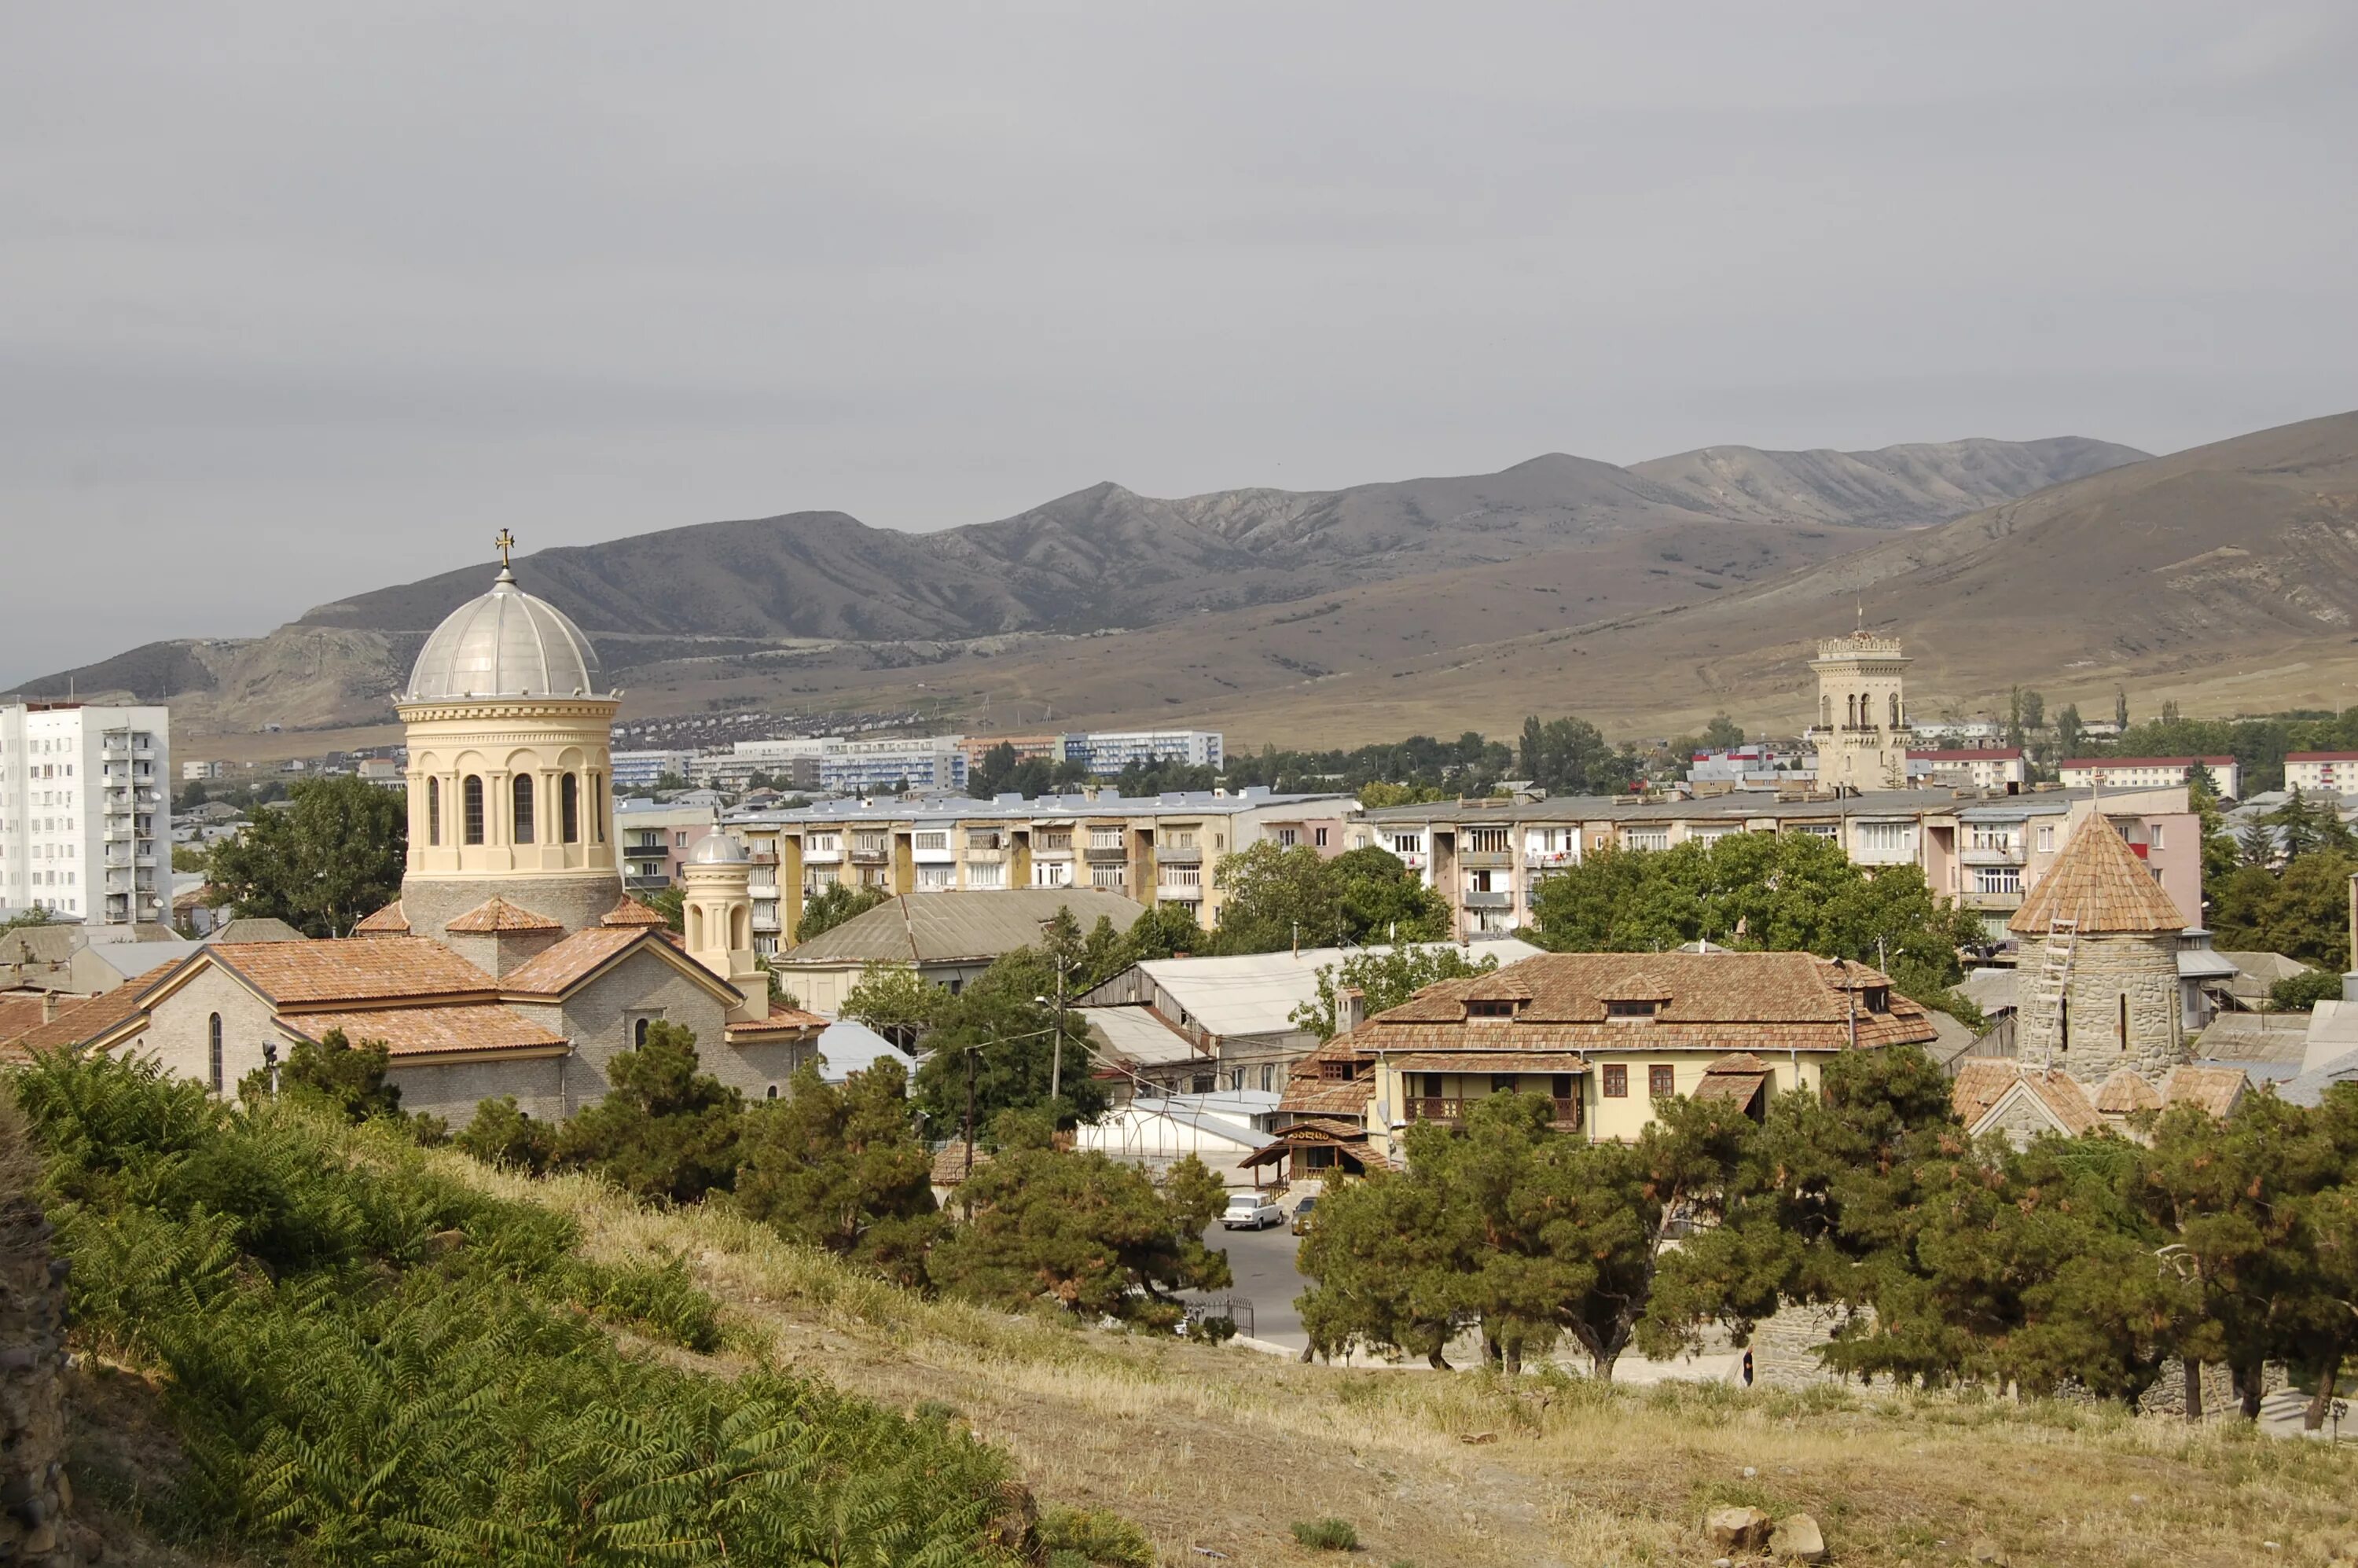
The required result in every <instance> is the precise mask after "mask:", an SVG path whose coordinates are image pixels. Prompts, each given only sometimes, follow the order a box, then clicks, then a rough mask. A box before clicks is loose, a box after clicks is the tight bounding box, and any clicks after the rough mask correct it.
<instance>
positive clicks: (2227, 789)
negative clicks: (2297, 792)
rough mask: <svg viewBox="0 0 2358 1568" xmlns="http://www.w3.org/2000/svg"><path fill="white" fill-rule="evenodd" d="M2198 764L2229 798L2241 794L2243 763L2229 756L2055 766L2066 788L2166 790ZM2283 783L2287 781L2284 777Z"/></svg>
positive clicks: (2077, 761)
mask: <svg viewBox="0 0 2358 1568" xmlns="http://www.w3.org/2000/svg"><path fill="white" fill-rule="evenodd" d="M2197 763H2200V764H2201V766H2203V767H2204V768H2207V769H2209V770H2210V773H2211V783H2212V786H2213V787H2214V788H2216V789H2217V790H2218V792H2219V793H2220V794H2221V795H2224V796H2225V797H2226V798H2228V799H2229V800H2241V799H2242V798H2243V797H2244V765H2243V764H2242V763H2241V762H2237V761H2235V759H2234V758H2233V757H2073V758H2071V759H2070V760H2069V761H2066V762H2060V763H2058V764H2057V765H2056V773H2057V775H2058V776H2059V777H2060V778H2061V780H2062V781H2063V787H2064V788H2066V789H2167V788H2169V786H2170V785H2172V784H2184V783H2185V782H2186V778H2187V775H2188V774H2189V773H2192V772H2193V771H2194V768H2195V765H2196V764H2197ZM2286 782H2287V783H2288V784H2289V783H2290V782H2291V780H2290V778H2289V776H2288V778H2287V780H2286Z"/></svg>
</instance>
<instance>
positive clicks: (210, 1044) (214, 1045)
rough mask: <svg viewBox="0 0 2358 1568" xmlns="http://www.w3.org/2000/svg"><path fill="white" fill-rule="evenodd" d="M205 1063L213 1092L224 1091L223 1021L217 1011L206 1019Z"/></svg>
mask: <svg viewBox="0 0 2358 1568" xmlns="http://www.w3.org/2000/svg"><path fill="white" fill-rule="evenodd" d="M205 1065H206V1071H207V1073H208V1076H210V1077H211V1080H212V1086H213V1093H215V1094H219V1093H221V1092H222V1022H221V1014H220V1013H218V1012H216V1013H214V1014H213V1015H212V1016H211V1018H209V1019H207V1020H206V1021H205Z"/></svg>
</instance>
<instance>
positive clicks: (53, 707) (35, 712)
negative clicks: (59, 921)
mask: <svg viewBox="0 0 2358 1568" xmlns="http://www.w3.org/2000/svg"><path fill="white" fill-rule="evenodd" d="M170 732H171V714H170V712H169V710H168V709H166V708H160V707H137V708H101V707H96V706H89V705H84V704H81V703H71V702H22V703H12V704H7V705H5V706H0V909H10V910H19V909H44V910H48V911H49V913H50V914H55V915H59V916H61V917H64V918H68V919H73V920H79V921H81V923H82V924H83V925H138V924H142V923H147V924H153V923H156V922H158V921H162V920H164V919H166V918H167V917H168V913H169V904H170V897H171V887H172V831H171V829H172V797H171V778H172V772H171V747H170Z"/></svg>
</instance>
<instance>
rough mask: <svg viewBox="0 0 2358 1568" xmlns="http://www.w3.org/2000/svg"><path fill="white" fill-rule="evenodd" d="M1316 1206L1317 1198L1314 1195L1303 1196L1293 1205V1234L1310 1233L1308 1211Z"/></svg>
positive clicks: (1302, 1234)
mask: <svg viewBox="0 0 2358 1568" xmlns="http://www.w3.org/2000/svg"><path fill="white" fill-rule="evenodd" d="M1317 1206H1318V1200H1317V1199H1316V1198H1315V1197H1307V1198H1303V1200H1302V1201H1301V1202H1300V1203H1298V1204H1295V1205H1294V1206H1293V1234H1294V1235H1296V1236H1307V1235H1309V1234H1310V1225H1311V1220H1310V1211H1311V1210H1312V1209H1314V1208H1316V1207H1317Z"/></svg>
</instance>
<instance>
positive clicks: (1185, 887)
mask: <svg viewBox="0 0 2358 1568" xmlns="http://www.w3.org/2000/svg"><path fill="white" fill-rule="evenodd" d="M1154 896H1155V897H1156V898H1159V899H1161V900H1162V901H1163V903H1203V902H1204V884H1203V883H1201V882H1157V883H1156V884H1155V887H1154Z"/></svg>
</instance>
